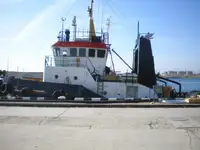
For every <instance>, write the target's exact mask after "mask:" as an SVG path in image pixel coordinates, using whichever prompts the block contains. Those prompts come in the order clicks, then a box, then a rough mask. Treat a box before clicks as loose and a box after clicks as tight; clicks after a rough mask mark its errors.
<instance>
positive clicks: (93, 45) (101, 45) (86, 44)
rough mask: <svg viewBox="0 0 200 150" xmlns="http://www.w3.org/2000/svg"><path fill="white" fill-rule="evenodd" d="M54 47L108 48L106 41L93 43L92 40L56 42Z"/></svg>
mask: <svg viewBox="0 0 200 150" xmlns="http://www.w3.org/2000/svg"><path fill="white" fill-rule="evenodd" d="M53 46H54V47H85V48H102V49H106V44H104V43H91V42H56V43H55V44H53Z"/></svg>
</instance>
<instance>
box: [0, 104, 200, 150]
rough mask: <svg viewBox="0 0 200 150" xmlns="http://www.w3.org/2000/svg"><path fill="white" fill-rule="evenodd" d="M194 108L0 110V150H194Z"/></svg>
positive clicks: (198, 136)
mask: <svg viewBox="0 0 200 150" xmlns="http://www.w3.org/2000/svg"><path fill="white" fill-rule="evenodd" d="M199 147H200V108H171V109H166V108H24V107H22V108H20V107H0V149H1V150H56V149H57V150H134V149H135V150H199Z"/></svg>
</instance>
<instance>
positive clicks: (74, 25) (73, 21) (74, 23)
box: [72, 16, 77, 41]
mask: <svg viewBox="0 0 200 150" xmlns="http://www.w3.org/2000/svg"><path fill="white" fill-rule="evenodd" d="M72 26H73V27H74V41H75V40H76V26H77V24H76V16H74V19H73V20H72Z"/></svg>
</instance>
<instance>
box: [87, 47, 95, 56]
mask: <svg viewBox="0 0 200 150" xmlns="http://www.w3.org/2000/svg"><path fill="white" fill-rule="evenodd" d="M88 56H89V57H95V49H89V54H88Z"/></svg>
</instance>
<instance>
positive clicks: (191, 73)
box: [186, 71, 194, 76]
mask: <svg viewBox="0 0 200 150" xmlns="http://www.w3.org/2000/svg"><path fill="white" fill-rule="evenodd" d="M186 75H188V76H192V75H194V73H193V71H186Z"/></svg>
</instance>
